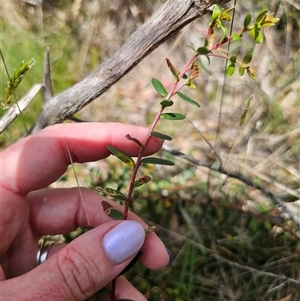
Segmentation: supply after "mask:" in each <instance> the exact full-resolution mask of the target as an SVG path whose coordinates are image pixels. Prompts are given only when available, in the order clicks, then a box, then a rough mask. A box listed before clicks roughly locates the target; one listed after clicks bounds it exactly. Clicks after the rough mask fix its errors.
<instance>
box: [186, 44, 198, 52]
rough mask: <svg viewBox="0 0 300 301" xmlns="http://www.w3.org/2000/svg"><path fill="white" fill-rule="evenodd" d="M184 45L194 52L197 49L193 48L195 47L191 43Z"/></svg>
mask: <svg viewBox="0 0 300 301" xmlns="http://www.w3.org/2000/svg"><path fill="white" fill-rule="evenodd" d="M186 47H188V48H190V49H192V50H193V51H194V52H196V51H197V50H196V48H195V47H193V46H191V45H186Z"/></svg>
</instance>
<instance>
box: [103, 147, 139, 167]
mask: <svg viewBox="0 0 300 301" xmlns="http://www.w3.org/2000/svg"><path fill="white" fill-rule="evenodd" d="M107 149H108V150H109V151H110V152H111V153H112V154H113V155H114V156H116V157H117V158H118V159H119V160H121V161H122V162H124V163H125V164H127V165H129V166H131V167H134V166H135V162H134V161H133V159H132V158H131V157H130V156H128V155H127V154H125V153H123V152H122V151H120V150H119V149H117V148H115V147H113V146H107Z"/></svg>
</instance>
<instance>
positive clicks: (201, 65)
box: [197, 60, 211, 75]
mask: <svg viewBox="0 0 300 301" xmlns="http://www.w3.org/2000/svg"><path fill="white" fill-rule="evenodd" d="M197 63H198V65H199V66H200V67H201V68H202V69H203V70H204V71H205V72H206V73H208V74H209V75H211V72H210V71H209V70H208V69H207V68H206V67H205V66H204V65H203V63H202V61H200V60H197Z"/></svg>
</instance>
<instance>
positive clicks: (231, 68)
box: [225, 64, 235, 77]
mask: <svg viewBox="0 0 300 301" xmlns="http://www.w3.org/2000/svg"><path fill="white" fill-rule="evenodd" d="M234 70H235V64H230V65H229V66H228V67H227V70H226V74H225V75H226V77H230V76H231V75H232V74H233V73H234Z"/></svg>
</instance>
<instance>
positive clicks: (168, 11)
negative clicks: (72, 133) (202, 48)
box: [30, 0, 229, 133]
mask: <svg viewBox="0 0 300 301" xmlns="http://www.w3.org/2000/svg"><path fill="white" fill-rule="evenodd" d="M226 2H229V0H168V1H167V2H166V3H165V4H164V5H163V6H162V7H161V8H160V9H159V10H158V11H157V12H156V13H155V14H154V15H153V16H152V17H151V18H150V19H149V20H148V21H147V22H146V23H145V24H144V25H143V26H142V27H141V28H140V29H138V30H137V31H136V32H135V33H134V34H133V35H132V36H131V37H130V38H129V39H128V41H127V42H126V43H125V44H124V45H123V46H122V47H121V48H120V49H119V50H118V51H117V52H116V53H115V54H114V55H113V56H112V57H111V58H109V59H108V60H107V61H105V62H104V63H103V64H102V65H100V66H99V67H98V69H97V70H95V71H94V72H93V73H92V74H90V75H89V76H87V77H86V78H84V79H83V80H82V81H80V82H79V83H77V84H76V85H74V86H72V87H71V88H69V89H68V90H66V91H64V92H62V93H61V94H59V95H57V96H55V97H54V98H52V99H51V100H50V101H47V102H46V103H45V106H44V108H43V110H42V112H41V114H40V115H39V117H38V120H37V122H36V124H35V125H34V126H33V127H32V129H31V130H30V133H33V132H36V131H38V130H40V129H42V128H44V127H46V126H48V125H51V124H55V123H60V122H62V121H63V120H64V119H66V118H68V117H69V116H71V115H73V114H74V113H76V112H78V111H79V110H80V109H82V108H83V107H84V106H86V105H87V104H89V103H90V102H91V101H93V100H94V99H96V98H97V97H99V96H100V95H101V94H103V93H104V92H105V91H106V90H107V89H108V88H109V87H110V86H112V85H113V84H114V83H115V82H117V81H118V80H119V79H120V78H121V77H122V76H124V75H125V74H126V73H127V72H128V71H130V70H131V69H132V68H133V67H134V66H135V65H136V64H138V63H139V62H140V61H141V60H142V59H143V58H144V57H145V56H147V55H148V54H149V53H150V52H151V51H153V50H154V49H155V48H157V47H158V46H159V45H160V44H161V43H163V42H164V41H165V40H166V39H168V38H170V37H171V36H173V35H174V34H175V33H176V32H178V31H179V30H180V29H181V28H183V27H184V26H185V25H187V24H188V23H190V22H192V21H193V20H195V19H196V18H198V17H200V16H202V15H204V14H206V13H207V11H208V9H209V8H210V7H211V6H212V5H213V4H216V3H218V4H220V3H226Z"/></svg>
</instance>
